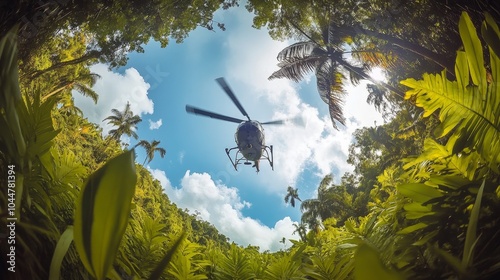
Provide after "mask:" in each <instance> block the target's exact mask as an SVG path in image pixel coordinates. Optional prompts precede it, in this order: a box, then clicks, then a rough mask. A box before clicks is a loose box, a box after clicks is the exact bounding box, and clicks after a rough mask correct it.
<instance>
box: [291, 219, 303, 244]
mask: <svg viewBox="0 0 500 280" xmlns="http://www.w3.org/2000/svg"><path fill="white" fill-rule="evenodd" d="M292 225H293V226H294V227H295V230H294V231H293V233H292V234H294V233H298V234H299V237H300V240H302V241H306V238H307V227H306V225H305V224H304V223H293V224H292Z"/></svg>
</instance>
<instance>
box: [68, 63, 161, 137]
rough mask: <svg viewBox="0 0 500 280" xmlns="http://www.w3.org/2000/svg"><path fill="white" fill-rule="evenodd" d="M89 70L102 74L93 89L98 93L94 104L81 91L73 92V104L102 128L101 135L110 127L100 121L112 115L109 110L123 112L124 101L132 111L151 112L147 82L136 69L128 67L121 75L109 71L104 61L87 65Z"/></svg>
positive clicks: (151, 102)
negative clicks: (90, 65)
mask: <svg viewBox="0 0 500 280" xmlns="http://www.w3.org/2000/svg"><path fill="white" fill-rule="evenodd" d="M90 71H91V72H93V73H96V74H99V75H100V76H101V79H99V80H98V81H97V83H96V84H95V85H94V87H93V89H94V90H95V91H96V92H97V93H98V94H99V100H98V102H97V104H94V102H93V101H92V100H91V99H90V98H88V97H84V96H82V95H81V94H78V93H76V94H74V95H73V96H74V97H75V104H76V106H78V107H79V108H80V109H81V110H82V111H83V112H84V114H85V116H86V117H88V119H89V121H91V122H95V123H97V124H99V125H101V127H102V128H103V132H104V134H107V132H108V131H109V130H110V129H111V126H110V125H108V124H107V123H105V122H103V120H104V119H105V118H106V117H108V116H109V115H111V109H118V110H119V111H122V110H123V109H124V108H125V105H126V104H127V102H130V109H131V110H132V112H134V114H136V115H139V116H142V115H144V114H152V113H153V101H152V100H151V99H149V97H148V89H149V87H150V86H149V84H148V83H146V82H145V81H144V78H143V77H142V76H141V74H139V72H138V71H137V70H136V69H135V68H128V69H126V70H125V73H123V74H120V73H116V72H113V71H109V69H108V67H107V66H106V65H104V64H96V65H93V66H92V67H90Z"/></svg>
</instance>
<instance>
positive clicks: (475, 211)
mask: <svg viewBox="0 0 500 280" xmlns="http://www.w3.org/2000/svg"><path fill="white" fill-rule="evenodd" d="M485 182H486V180H483V183H482V184H481V187H480V188H479V192H478V193H477V197H476V202H475V203H474V206H473V207H472V211H471V214H470V219H469V225H468V226H467V235H466V236H465V245H464V255H463V258H462V266H463V267H466V268H467V267H469V266H470V265H471V264H472V261H473V260H474V244H475V243H476V241H477V240H476V229H477V222H478V220H479V209H481V199H482V197H483V190H484V183H485Z"/></svg>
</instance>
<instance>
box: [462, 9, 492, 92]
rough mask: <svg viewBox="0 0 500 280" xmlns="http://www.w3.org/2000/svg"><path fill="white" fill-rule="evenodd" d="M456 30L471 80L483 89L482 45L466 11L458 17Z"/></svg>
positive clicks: (484, 78)
mask: <svg viewBox="0 0 500 280" xmlns="http://www.w3.org/2000/svg"><path fill="white" fill-rule="evenodd" d="M458 30H459V32H460V37H461V38H462V42H463V44H464V49H465V53H466V54H467V61H468V62H469V68H470V74H471V77H472V82H473V83H474V84H475V85H477V86H481V87H482V89H485V88H486V69H485V68H484V59H483V47H482V46H481V41H479V37H478V36H477V32H476V28H475V27H474V24H473V23H472V21H471V19H470V17H469V15H468V14H467V13H466V12H463V13H462V16H461V17H460V21H459V23H458Z"/></svg>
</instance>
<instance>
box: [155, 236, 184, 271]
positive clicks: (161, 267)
mask: <svg viewBox="0 0 500 280" xmlns="http://www.w3.org/2000/svg"><path fill="white" fill-rule="evenodd" d="M184 237H185V233H182V235H181V236H179V238H177V240H176V241H175V243H174V245H173V246H172V248H170V250H168V252H167V254H166V255H165V256H164V257H163V259H161V261H160V262H159V263H158V265H157V266H156V268H155V269H154V270H153V272H152V273H151V275H150V276H149V278H148V279H150V280H154V279H160V277H161V274H162V273H163V271H164V270H165V268H166V267H167V266H168V264H169V263H170V261H171V260H172V257H173V256H174V254H175V252H176V251H177V249H178V248H179V246H180V245H181V243H182V240H184Z"/></svg>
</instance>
